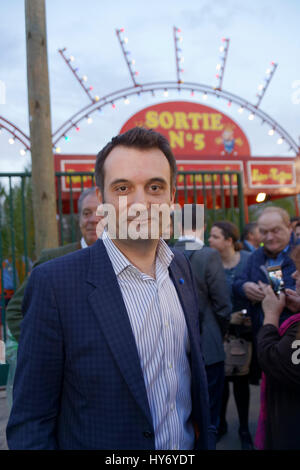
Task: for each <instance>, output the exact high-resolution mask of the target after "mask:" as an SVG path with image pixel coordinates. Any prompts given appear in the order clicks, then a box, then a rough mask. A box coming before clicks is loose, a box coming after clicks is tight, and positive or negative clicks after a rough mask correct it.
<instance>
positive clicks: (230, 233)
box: [212, 220, 243, 251]
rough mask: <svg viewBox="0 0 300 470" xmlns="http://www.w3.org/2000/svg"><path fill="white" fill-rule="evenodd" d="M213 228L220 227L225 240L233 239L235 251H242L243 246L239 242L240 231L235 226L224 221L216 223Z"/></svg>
mask: <svg viewBox="0 0 300 470" xmlns="http://www.w3.org/2000/svg"><path fill="white" fill-rule="evenodd" d="M212 227H218V228H219V229H220V230H221V231H222V234H223V237H224V238H225V240H228V238H231V239H232V244H233V246H234V249H235V251H240V250H241V249H242V247H243V245H242V243H241V242H240V241H239V237H240V234H239V229H238V228H237V226H236V225H235V224H233V223H232V222H229V221H228V220H222V221H220V222H214V223H213V225H212Z"/></svg>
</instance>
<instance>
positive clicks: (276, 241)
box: [257, 212, 292, 254]
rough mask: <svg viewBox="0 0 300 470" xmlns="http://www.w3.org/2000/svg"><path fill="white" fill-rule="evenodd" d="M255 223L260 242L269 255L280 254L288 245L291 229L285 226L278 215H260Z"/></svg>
mask: <svg viewBox="0 0 300 470" xmlns="http://www.w3.org/2000/svg"><path fill="white" fill-rule="evenodd" d="M257 223H258V228H259V231H260V235H261V241H262V242H263V244H264V246H265V248H266V249H267V250H268V251H269V252H270V253H273V254H277V253H280V251H282V250H283V249H284V248H285V247H286V246H287V245H288V243H289V241H290V237H291V231H292V229H291V228H290V227H287V226H286V225H285V223H284V222H283V220H282V218H281V215H280V214H279V213H276V212H274V213H266V214H262V216H261V217H260V218H259V219H258V222H257Z"/></svg>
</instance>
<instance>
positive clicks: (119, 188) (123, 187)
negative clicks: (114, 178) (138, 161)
mask: <svg viewBox="0 0 300 470" xmlns="http://www.w3.org/2000/svg"><path fill="white" fill-rule="evenodd" d="M126 189H127V186H119V187H118V188H117V191H119V192H120V193H123V192H124V191H126Z"/></svg>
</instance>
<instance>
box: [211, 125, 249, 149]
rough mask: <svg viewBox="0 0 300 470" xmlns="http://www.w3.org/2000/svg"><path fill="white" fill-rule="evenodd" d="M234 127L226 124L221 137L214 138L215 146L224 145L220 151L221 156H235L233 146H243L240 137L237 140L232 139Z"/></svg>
mask: <svg viewBox="0 0 300 470" xmlns="http://www.w3.org/2000/svg"><path fill="white" fill-rule="evenodd" d="M234 127H235V126H233V125H232V124H226V125H225V127H224V130H223V133H222V135H221V136H220V137H217V138H216V144H217V145H222V144H223V145H224V150H223V151H221V155H224V154H225V153H227V154H231V153H232V154H233V155H237V154H238V152H236V151H234V150H235V145H238V146H239V147H241V146H242V145H243V141H242V139H241V138H240V137H238V138H237V139H235V138H234Z"/></svg>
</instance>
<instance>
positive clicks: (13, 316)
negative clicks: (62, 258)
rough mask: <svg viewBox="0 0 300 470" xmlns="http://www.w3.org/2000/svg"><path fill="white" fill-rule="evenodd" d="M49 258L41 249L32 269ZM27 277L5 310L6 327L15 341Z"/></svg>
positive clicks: (18, 337)
mask: <svg viewBox="0 0 300 470" xmlns="http://www.w3.org/2000/svg"><path fill="white" fill-rule="evenodd" d="M49 259H51V257H49V255H48V254H47V251H46V250H45V251H43V252H42V253H41V257H40V258H39V259H38V260H37V261H36V262H35V263H34V265H33V269H34V268H35V267H36V266H38V265H39V264H42V263H45V262H46V261H49ZM28 278H29V276H28V277H26V278H25V280H24V281H23V284H21V286H20V287H19V288H18V289H17V290H16V292H15V293H14V295H13V296H12V298H11V299H10V301H9V302H8V304H7V307H6V312H5V315H6V321H7V325H8V328H9V329H10V332H11V333H12V335H13V337H14V338H15V339H16V341H17V342H19V340H20V330H21V321H22V320H23V314H22V303H23V298H24V293H25V290H26V287H27V284H28Z"/></svg>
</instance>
